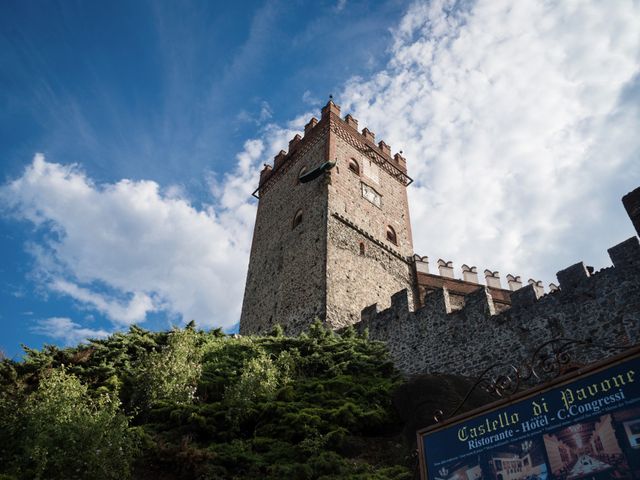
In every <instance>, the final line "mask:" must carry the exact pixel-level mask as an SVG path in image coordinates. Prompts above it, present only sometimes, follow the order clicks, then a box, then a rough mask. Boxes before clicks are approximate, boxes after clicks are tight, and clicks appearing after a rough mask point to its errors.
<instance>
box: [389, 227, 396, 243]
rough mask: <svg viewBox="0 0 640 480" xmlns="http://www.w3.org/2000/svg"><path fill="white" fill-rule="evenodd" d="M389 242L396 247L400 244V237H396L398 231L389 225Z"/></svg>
mask: <svg viewBox="0 0 640 480" xmlns="http://www.w3.org/2000/svg"><path fill="white" fill-rule="evenodd" d="M387 240H389V241H390V242H391V243H393V244H394V245H397V244H398V237H397V236H396V231H395V230H394V229H393V227H392V226H391V225H387Z"/></svg>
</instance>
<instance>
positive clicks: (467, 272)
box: [462, 263, 480, 283]
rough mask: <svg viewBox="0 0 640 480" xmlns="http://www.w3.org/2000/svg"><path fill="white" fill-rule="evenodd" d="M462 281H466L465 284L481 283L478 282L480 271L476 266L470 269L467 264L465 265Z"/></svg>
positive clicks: (463, 265)
mask: <svg viewBox="0 0 640 480" xmlns="http://www.w3.org/2000/svg"><path fill="white" fill-rule="evenodd" d="M462 280H464V281H465V282H471V283H480V282H479V281H478V269H477V268H476V267H475V266H473V267H470V266H469V265H467V264H466V263H463V264H462Z"/></svg>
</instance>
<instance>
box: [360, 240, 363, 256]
mask: <svg viewBox="0 0 640 480" xmlns="http://www.w3.org/2000/svg"><path fill="white" fill-rule="evenodd" d="M360 255H364V243H362V242H360Z"/></svg>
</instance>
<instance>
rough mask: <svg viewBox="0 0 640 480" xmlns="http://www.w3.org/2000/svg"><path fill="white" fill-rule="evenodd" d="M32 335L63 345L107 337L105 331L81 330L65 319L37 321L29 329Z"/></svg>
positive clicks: (75, 324)
mask: <svg viewBox="0 0 640 480" xmlns="http://www.w3.org/2000/svg"><path fill="white" fill-rule="evenodd" d="M31 331H32V332H33V333H37V334H39V335H45V336H47V337H49V338H52V339H54V340H58V341H62V342H64V343H65V345H76V344H78V343H80V342H85V341H86V340H88V339H93V338H95V339H100V338H105V337H107V336H109V332H107V331H106V330H101V329H100V330H94V329H91V328H83V327H82V326H80V325H79V324H77V323H75V322H73V321H72V320H71V319H70V318H67V317H51V318H46V319H42V320H38V321H37V322H36V323H35V325H34V326H32V327H31Z"/></svg>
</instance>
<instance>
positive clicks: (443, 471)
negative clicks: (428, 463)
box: [435, 459, 484, 480]
mask: <svg viewBox="0 0 640 480" xmlns="http://www.w3.org/2000/svg"><path fill="white" fill-rule="evenodd" d="M435 478H436V480H481V479H484V477H483V475H482V469H481V468H480V465H479V463H478V460H477V459H476V460H467V461H463V462H456V463H453V464H451V465H447V466H443V467H441V468H440V469H438V472H437V473H436V476H435Z"/></svg>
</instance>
